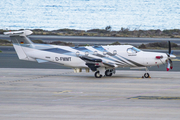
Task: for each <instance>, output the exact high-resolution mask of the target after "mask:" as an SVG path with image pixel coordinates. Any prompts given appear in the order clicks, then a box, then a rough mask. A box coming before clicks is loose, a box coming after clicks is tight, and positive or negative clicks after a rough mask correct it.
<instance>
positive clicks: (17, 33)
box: [4, 30, 33, 36]
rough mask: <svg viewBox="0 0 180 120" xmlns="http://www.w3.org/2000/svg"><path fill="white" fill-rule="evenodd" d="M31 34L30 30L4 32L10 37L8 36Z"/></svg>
mask: <svg viewBox="0 0 180 120" xmlns="http://www.w3.org/2000/svg"><path fill="white" fill-rule="evenodd" d="M32 33H33V32H32V31H30V30H22V31H12V32H4V34H5V35H10V36H17V35H24V36H27V35H31V34H32Z"/></svg>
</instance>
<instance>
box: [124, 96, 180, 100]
mask: <svg viewBox="0 0 180 120" xmlns="http://www.w3.org/2000/svg"><path fill="white" fill-rule="evenodd" d="M127 99H141V100H180V97H171V96H136V97H130V98H127Z"/></svg>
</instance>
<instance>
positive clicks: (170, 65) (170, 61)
mask: <svg viewBox="0 0 180 120" xmlns="http://www.w3.org/2000/svg"><path fill="white" fill-rule="evenodd" d="M168 46H169V50H168V53H167V57H168V58H167V68H166V69H167V71H169V69H173V63H172V60H171V59H174V58H176V56H175V55H173V54H172V51H171V42H170V41H168Z"/></svg>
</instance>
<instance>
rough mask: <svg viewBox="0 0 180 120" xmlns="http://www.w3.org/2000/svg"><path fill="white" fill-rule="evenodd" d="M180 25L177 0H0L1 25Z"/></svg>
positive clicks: (179, 0)
mask: <svg viewBox="0 0 180 120" xmlns="http://www.w3.org/2000/svg"><path fill="white" fill-rule="evenodd" d="M108 25H110V26H111V27H112V30H120V29H121V27H124V28H129V29H130V30H134V29H143V30H148V29H161V30H163V29H180V0H0V29H5V28H9V29H46V30H55V29H62V28H69V29H79V30H89V29H94V28H99V29H104V28H105V27H106V26H108Z"/></svg>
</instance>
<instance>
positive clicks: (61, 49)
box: [22, 44, 167, 68]
mask: <svg viewBox="0 0 180 120" xmlns="http://www.w3.org/2000/svg"><path fill="white" fill-rule="evenodd" d="M22 47H23V49H24V51H27V52H26V54H27V56H29V58H30V59H31V60H36V59H41V60H45V61H51V62H55V63H59V64H61V65H65V66H69V67H72V68H76V67H77V68H86V67H87V65H86V64H85V63H86V62H85V61H84V60H82V59H81V58H80V56H85V57H89V58H94V59H102V62H103V63H110V64H114V65H115V66H116V67H147V66H155V65H161V64H165V63H166V60H167V55H166V54H165V53H157V52H144V51H142V50H139V49H137V48H135V47H133V46H131V45H110V46H86V47H69V46H58V45H46V44H34V45H33V47H27V45H24V46H23V45H22ZM157 56H161V58H159V59H158V58H157ZM30 59H29V60H30Z"/></svg>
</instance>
